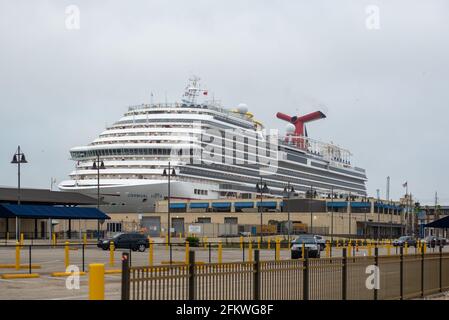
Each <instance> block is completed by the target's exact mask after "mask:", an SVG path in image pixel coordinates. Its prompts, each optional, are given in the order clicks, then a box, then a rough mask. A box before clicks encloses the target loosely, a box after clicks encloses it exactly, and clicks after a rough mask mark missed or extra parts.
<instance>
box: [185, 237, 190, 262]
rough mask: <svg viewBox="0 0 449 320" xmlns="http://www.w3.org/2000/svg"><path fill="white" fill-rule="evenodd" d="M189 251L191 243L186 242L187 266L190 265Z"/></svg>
mask: <svg viewBox="0 0 449 320" xmlns="http://www.w3.org/2000/svg"><path fill="white" fill-rule="evenodd" d="M189 249H190V243H189V241H186V264H189Z"/></svg>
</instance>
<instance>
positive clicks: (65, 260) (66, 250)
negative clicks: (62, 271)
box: [64, 241, 70, 269]
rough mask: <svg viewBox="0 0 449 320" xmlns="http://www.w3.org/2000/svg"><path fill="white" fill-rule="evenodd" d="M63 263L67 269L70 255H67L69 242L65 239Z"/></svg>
mask: <svg viewBox="0 0 449 320" xmlns="http://www.w3.org/2000/svg"><path fill="white" fill-rule="evenodd" d="M64 253H65V254H64V265H65V268H66V269H67V267H68V266H69V264H70V257H69V242H68V241H66V242H65V247H64Z"/></svg>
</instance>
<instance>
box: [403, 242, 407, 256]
mask: <svg viewBox="0 0 449 320" xmlns="http://www.w3.org/2000/svg"><path fill="white" fill-rule="evenodd" d="M404 254H408V243H407V242H406V243H404Z"/></svg>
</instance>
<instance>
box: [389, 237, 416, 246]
mask: <svg viewBox="0 0 449 320" xmlns="http://www.w3.org/2000/svg"><path fill="white" fill-rule="evenodd" d="M405 243H407V246H409V247H416V239H415V238H413V237H412V236H402V237H399V238H398V239H395V240H393V246H395V247H403V246H404V245H405Z"/></svg>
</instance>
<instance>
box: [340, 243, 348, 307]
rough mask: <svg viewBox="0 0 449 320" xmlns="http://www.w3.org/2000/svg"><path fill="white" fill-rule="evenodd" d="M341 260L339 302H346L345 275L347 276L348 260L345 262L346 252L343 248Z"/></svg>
mask: <svg viewBox="0 0 449 320" xmlns="http://www.w3.org/2000/svg"><path fill="white" fill-rule="evenodd" d="M342 254H343V259H342V261H341V262H342V266H341V279H342V280H341V289H342V291H341V300H346V293H347V290H346V285H347V275H348V272H347V271H348V270H347V269H348V260H347V252H346V248H343V252H342Z"/></svg>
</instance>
